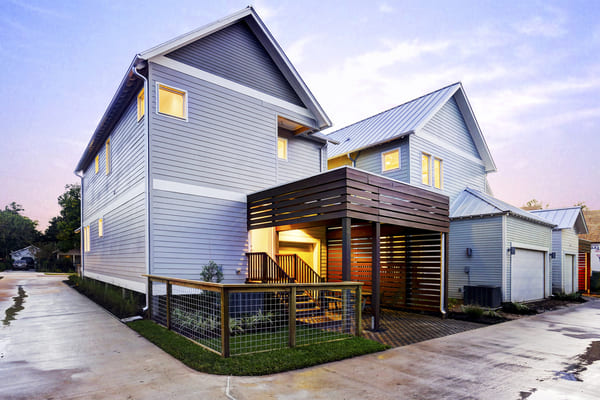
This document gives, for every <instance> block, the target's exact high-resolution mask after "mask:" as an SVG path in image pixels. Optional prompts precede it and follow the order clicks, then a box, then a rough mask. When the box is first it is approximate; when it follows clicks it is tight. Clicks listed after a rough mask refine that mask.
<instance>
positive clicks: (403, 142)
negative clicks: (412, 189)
mask: <svg viewBox="0 0 600 400" xmlns="http://www.w3.org/2000/svg"><path fill="white" fill-rule="evenodd" d="M396 149H399V150H400V168H398V169H394V170H391V171H386V172H384V171H383V170H382V162H381V155H382V154H383V153H385V152H388V151H391V150H396ZM356 168H360V169H362V170H365V171H369V172H372V173H374V174H381V175H383V176H385V177H386V178H390V179H396V180H398V181H401V182H406V183H409V179H410V171H409V168H410V156H409V148H408V139H406V138H405V139H400V140H395V141H393V142H391V143H386V144H383V145H381V146H376V147H372V148H369V149H366V150H363V151H361V152H360V154H359V155H358V157H357V158H356Z"/></svg>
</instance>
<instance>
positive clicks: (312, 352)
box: [127, 320, 390, 376]
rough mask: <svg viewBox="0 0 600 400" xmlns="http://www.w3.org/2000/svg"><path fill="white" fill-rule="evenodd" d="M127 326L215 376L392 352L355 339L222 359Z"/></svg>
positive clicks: (152, 330)
mask: <svg viewBox="0 0 600 400" xmlns="http://www.w3.org/2000/svg"><path fill="white" fill-rule="evenodd" d="M127 325H128V326H129V327H130V328H131V329H133V330H134V331H136V332H137V333H139V334H140V335H141V336H143V337H145V338H146V339H148V340H149V341H151V342H152V343H154V344H155V345H157V346H158V347H160V348H161V349H163V350H164V351H165V352H167V353H168V354H170V355H172V356H173V357H175V358H177V359H178V360H179V361H181V362H183V363H184V364H185V365H187V366H188V367H190V368H193V369H195V370H196V371H200V372H206V373H209V374H215V375H235V376H250V375H268V374H274V373H277V372H284V371H290V370H294V369H299V368H306V367H310V366H313V365H319V364H323V363H327V362H331V361H338V360H343V359H346V358H351V357H355V356H359V355H363V354H369V353H375V352H378V351H382V350H386V349H389V348H390V347H389V346H387V345H384V344H381V343H379V342H375V341H372V340H368V339H364V338H359V337H352V338H350V339H345V340H340V341H336V342H329V343H321V344H312V345H308V346H300V347H295V348H286V349H281V350H273V351H268V352H263V353H255V354H245V355H239V356H234V357H229V358H223V357H221V356H219V355H218V354H215V353H212V352H210V351H208V350H205V349H203V348H202V347H200V346H198V345H197V344H195V343H193V342H192V341H190V340H188V339H186V338H185V337H183V336H181V335H178V334H176V333H175V332H172V331H169V330H168V329H166V328H164V327H162V326H160V325H158V324H156V323H154V322H152V321H149V320H139V321H133V322H130V323H128V324H127Z"/></svg>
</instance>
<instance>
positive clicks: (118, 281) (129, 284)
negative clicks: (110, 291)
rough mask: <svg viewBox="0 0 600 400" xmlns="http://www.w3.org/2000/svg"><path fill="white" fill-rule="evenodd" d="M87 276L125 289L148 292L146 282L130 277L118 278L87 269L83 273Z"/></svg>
mask: <svg viewBox="0 0 600 400" xmlns="http://www.w3.org/2000/svg"><path fill="white" fill-rule="evenodd" d="M83 276H84V277H86V278H92V279H96V280H98V281H102V282H106V283H110V284H111V285H115V286H120V287H123V288H125V289H129V290H134V291H136V292H139V293H146V283H142V282H134V281H130V280H128V279H123V278H117V277H114V276H108V275H102V274H98V273H96V272H90V271H85V272H84V274H83Z"/></svg>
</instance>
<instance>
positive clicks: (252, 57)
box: [166, 21, 303, 106]
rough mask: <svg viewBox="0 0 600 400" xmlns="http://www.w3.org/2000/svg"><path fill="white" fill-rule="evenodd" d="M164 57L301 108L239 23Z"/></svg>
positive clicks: (272, 65) (278, 73) (294, 93)
mask: <svg viewBox="0 0 600 400" xmlns="http://www.w3.org/2000/svg"><path fill="white" fill-rule="evenodd" d="M166 56H167V57H169V58H172V59H174V60H176V61H179V62H182V63H185V64H187V65H190V66H192V67H196V68H198V69H201V70H204V71H207V72H210V73H212V74H215V75H218V76H220V77H222V78H225V79H229V80H231V81H234V82H236V83H239V84H241V85H244V86H247V87H250V88H252V89H256V90H258V91H261V92H263V93H267V94H269V95H271V96H275V97H278V98H280V99H283V100H286V101H288V102H290V103H293V104H296V105H299V106H303V104H302V101H301V100H300V98H299V97H298V95H297V94H296V92H295V91H294V89H293V88H292V87H291V86H290V84H289V83H288V82H287V80H286V78H285V77H284V76H283V74H282V73H281V71H280V70H279V68H278V67H277V66H276V65H275V63H274V62H273V60H272V59H271V57H270V56H269V54H268V53H267V51H266V50H265V49H264V48H263V47H262V45H261V44H260V42H259V41H258V39H257V38H256V36H255V35H254V33H252V31H251V30H250V28H249V27H248V26H247V25H246V23H245V22H243V21H242V22H238V23H236V24H234V25H231V26H229V27H227V28H224V29H222V30H220V31H218V32H215V33H213V34H211V35H209V36H207V37H205V38H203V39H200V40H198V41H196V42H194V43H191V44H189V45H187V46H184V47H182V48H180V49H177V50H175V51H173V52H171V53H169V54H167V55H166Z"/></svg>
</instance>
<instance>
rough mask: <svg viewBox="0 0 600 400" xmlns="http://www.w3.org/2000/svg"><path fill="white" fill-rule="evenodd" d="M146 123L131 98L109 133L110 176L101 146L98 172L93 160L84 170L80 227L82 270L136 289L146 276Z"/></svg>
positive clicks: (104, 150)
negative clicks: (84, 239) (84, 237)
mask: <svg viewBox="0 0 600 400" xmlns="http://www.w3.org/2000/svg"><path fill="white" fill-rule="evenodd" d="M144 124H145V122H144V119H142V120H141V121H138V120H137V106H136V101H135V99H134V100H133V101H132V102H131V104H130V105H129V106H128V107H127V109H126V110H125V112H124V114H123V116H122V117H121V120H120V121H119V122H118V123H117V124H116V125H115V128H114V129H113V132H112V133H111V135H110V149H111V152H110V153H111V154H110V173H109V175H106V169H105V168H106V165H105V160H106V159H105V157H106V156H105V154H106V153H105V152H106V147H105V146H103V148H102V150H101V152H100V157H99V166H100V170H99V172H98V174H95V173H94V162H92V163H91V164H90V166H89V167H88V168H87V171H86V173H85V178H84V193H83V215H84V218H83V226H87V225H89V226H90V251H89V252H85V253H84V257H83V259H84V260H83V262H84V271H85V272H90V273H95V274H99V275H102V276H103V277H105V278H102V279H106V280H107V281H112V280H113V279H112V278H117V279H122V280H125V282H124V283H123V285H125V286H128V285H129V286H131V285H132V284H133V285H134V286H135V287H136V288H137V289H139V288H140V284H143V283H144V280H143V278H142V277H141V275H142V274H144V273H146V263H145V246H144V240H145V211H144V210H145V196H144V189H143V188H144V173H145V172H144V149H145V144H144ZM124 198H125V199H128V200H126V201H124V200H123V199H124ZM98 218H102V219H103V226H104V236H103V237H99V236H98ZM127 282H129V283H127ZM130 288H131V287H130Z"/></svg>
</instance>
